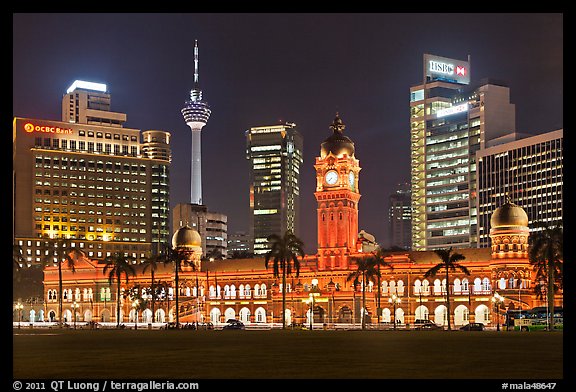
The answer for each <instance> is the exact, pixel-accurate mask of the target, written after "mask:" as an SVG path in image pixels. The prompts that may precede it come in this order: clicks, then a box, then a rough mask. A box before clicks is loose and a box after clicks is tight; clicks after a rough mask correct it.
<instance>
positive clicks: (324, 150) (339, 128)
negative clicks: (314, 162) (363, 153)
mask: <svg viewBox="0 0 576 392" xmlns="http://www.w3.org/2000/svg"><path fill="white" fill-rule="evenodd" d="M344 128H346V125H344V123H343V122H342V119H341V118H340V116H339V115H338V113H336V118H335V119H334V122H333V123H332V125H330V129H331V130H332V131H333V133H332V135H330V136H329V137H328V138H326V140H324V142H323V143H322V144H321V147H320V157H321V158H322V159H324V158H326V156H328V154H330V153H332V154H333V155H334V156H336V157H338V158H342V157H343V156H344V154H346V155H348V156H350V157H351V156H354V142H353V141H352V140H351V139H350V138H349V137H348V136H344V134H343V132H344Z"/></svg>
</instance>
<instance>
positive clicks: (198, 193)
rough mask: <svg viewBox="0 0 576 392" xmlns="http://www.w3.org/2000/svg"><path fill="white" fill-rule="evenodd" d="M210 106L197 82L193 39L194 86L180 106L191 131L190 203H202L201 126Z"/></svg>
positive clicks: (196, 56)
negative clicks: (203, 98)
mask: <svg viewBox="0 0 576 392" xmlns="http://www.w3.org/2000/svg"><path fill="white" fill-rule="evenodd" d="M210 113H211V110H210V107H209V106H208V103H207V102H205V101H203V100H202V90H200V86H199V84H198V41H197V40H195V41H194V88H193V89H192V91H190V100H188V101H186V102H185V105H184V107H183V108H182V115H183V116H184V121H186V124H187V125H188V126H189V127H190V130H191V131H192V159H191V168H190V203H192V204H202V148H201V144H202V138H201V132H202V128H203V127H204V126H205V125H206V123H207V122H208V119H209V118H210Z"/></svg>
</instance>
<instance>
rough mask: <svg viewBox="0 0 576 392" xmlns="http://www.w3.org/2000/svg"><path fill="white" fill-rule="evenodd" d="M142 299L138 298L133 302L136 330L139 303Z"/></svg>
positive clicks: (136, 326)
mask: <svg viewBox="0 0 576 392" xmlns="http://www.w3.org/2000/svg"><path fill="white" fill-rule="evenodd" d="M139 303H140V301H138V300H137V299H136V300H134V302H132V308H134V330H137V329H138V304H139Z"/></svg>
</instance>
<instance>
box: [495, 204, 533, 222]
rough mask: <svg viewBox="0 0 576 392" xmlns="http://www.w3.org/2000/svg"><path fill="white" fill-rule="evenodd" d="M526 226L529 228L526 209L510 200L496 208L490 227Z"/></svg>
mask: <svg viewBox="0 0 576 392" xmlns="http://www.w3.org/2000/svg"><path fill="white" fill-rule="evenodd" d="M503 226H524V227H528V215H527V214H526V211H524V209H523V208H522V207H520V206H518V205H516V204H514V203H512V202H511V201H510V200H508V201H506V204H503V205H501V206H500V207H498V208H496V210H495V211H494V213H493V214H492V217H491V218H490V227H491V228H496V227H503Z"/></svg>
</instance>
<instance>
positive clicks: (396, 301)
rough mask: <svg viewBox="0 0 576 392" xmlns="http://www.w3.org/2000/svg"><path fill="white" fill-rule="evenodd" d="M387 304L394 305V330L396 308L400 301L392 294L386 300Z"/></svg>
mask: <svg viewBox="0 0 576 392" xmlns="http://www.w3.org/2000/svg"><path fill="white" fill-rule="evenodd" d="M388 302H390V303H391V304H393V305H394V329H396V306H397V305H398V304H399V303H400V302H401V300H400V297H398V296H397V295H396V294H392V296H391V297H390V298H388Z"/></svg>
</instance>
